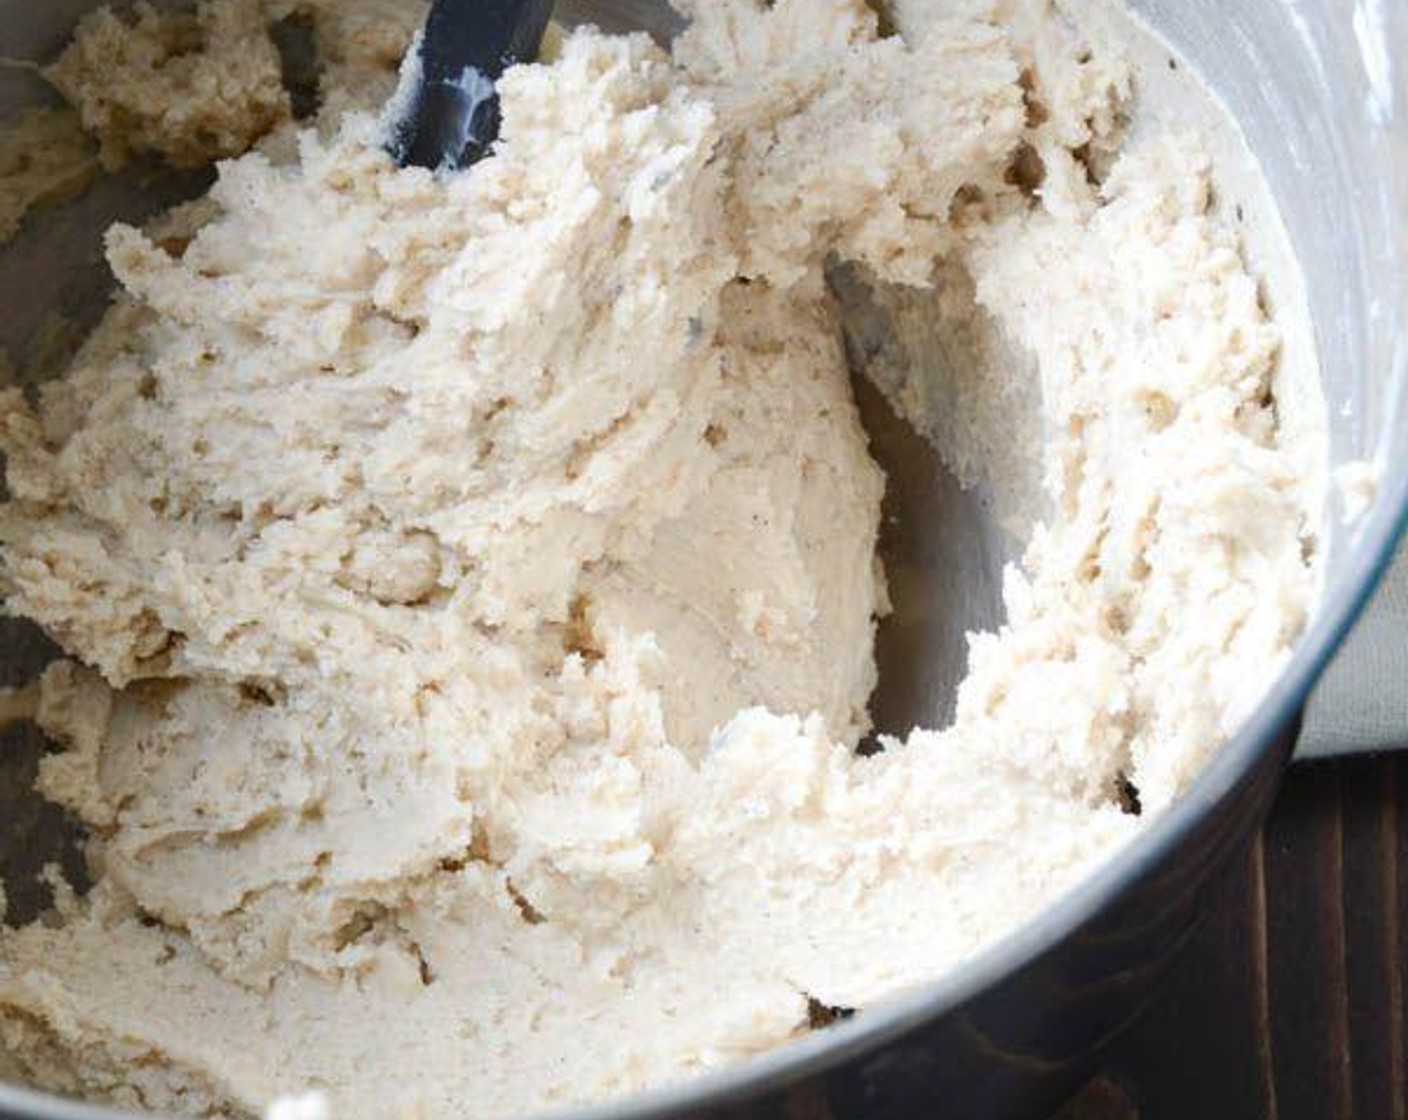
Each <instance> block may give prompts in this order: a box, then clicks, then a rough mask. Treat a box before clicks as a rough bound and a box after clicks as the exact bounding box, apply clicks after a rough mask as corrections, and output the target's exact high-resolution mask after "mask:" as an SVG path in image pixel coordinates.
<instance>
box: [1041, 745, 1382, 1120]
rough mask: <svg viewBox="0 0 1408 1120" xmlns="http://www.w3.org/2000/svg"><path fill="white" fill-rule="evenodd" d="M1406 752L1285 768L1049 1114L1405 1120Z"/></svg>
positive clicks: (1064, 1119)
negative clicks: (1167, 956)
mask: <svg viewBox="0 0 1408 1120" xmlns="http://www.w3.org/2000/svg"><path fill="white" fill-rule="evenodd" d="M1405 919H1408V753H1404V754H1402V755H1400V756H1398V757H1394V756H1392V755H1383V756H1380V757H1376V758H1375V757H1364V758H1358V759H1344V760H1338V761H1332V762H1316V763H1302V764H1297V765H1296V766H1295V767H1294V768H1293V769H1292V771H1291V773H1290V775H1289V776H1288V779H1287V781H1286V785H1285V786H1284V788H1283V790H1282V792H1281V795H1280V798H1279V799H1278V801H1277V803H1276V807H1275V810H1274V812H1273V814H1272V817H1271V820H1270V822H1269V823H1268V825H1267V827H1266V829H1265V832H1264V833H1263V835H1262V837H1261V838H1260V839H1259V841H1258V843H1257V845H1256V847H1255V849H1254V850H1253V851H1252V852H1251V854H1250V855H1249V857H1248V858H1247V859H1246V861H1245V863H1244V866H1243V867H1242V868H1240V869H1239V870H1238V872H1237V874H1236V875H1234V876H1233V878H1232V881H1230V882H1229V883H1228V884H1227V885H1226V887H1225V888H1224V889H1223V890H1222V891H1221V898H1220V899H1219V904H1218V905H1217V907H1216V908H1215V910H1214V912H1213V913H1212V915H1211V916H1210V917H1209V919H1208V921H1207V923H1206V925H1205V926H1204V928H1203V929H1202V931H1201V932H1200V934H1199V935H1198V937H1197V938H1196V940H1195V941H1194V943H1193V944H1192V945H1190V947H1189V951H1188V953H1187V955H1186V957H1185V958H1184V959H1183V960H1182V961H1181V962H1180V963H1179V964H1178V965H1177V966H1176V967H1175V969H1174V973H1173V975H1172V976H1171V977H1170V982H1169V984H1168V986H1167V987H1166V988H1165V989H1164V991H1163V993H1162V994H1161V995H1160V996H1159V997H1158V998H1157V999H1156V1001H1155V1002H1154V1004H1153V1005H1152V1006H1151V1007H1150V1008H1149V1010H1148V1012H1147V1013H1146V1014H1145V1016H1144V1018H1143V1019H1142V1020H1141V1021H1140V1022H1139V1023H1138V1024H1136V1025H1135V1026H1134V1027H1133V1028H1132V1029H1131V1030H1130V1032H1129V1033H1128V1034H1126V1035H1124V1036H1123V1037H1122V1038H1121V1039H1120V1040H1119V1041H1117V1042H1116V1043H1115V1045H1114V1047H1113V1049H1112V1051H1111V1052H1110V1054H1109V1056H1108V1059H1107V1061H1106V1063H1105V1067H1104V1069H1103V1071H1102V1072H1101V1074H1100V1075H1099V1076H1098V1077H1096V1078H1095V1079H1094V1080H1093V1081H1092V1082H1091V1083H1090V1084H1089V1085H1088V1086H1087V1087H1086V1089H1085V1090H1084V1092H1083V1093H1081V1095H1080V1096H1078V1097H1077V1098H1076V1100H1074V1101H1073V1102H1072V1103H1071V1104H1070V1105H1069V1106H1067V1108H1065V1109H1064V1110H1063V1111H1062V1112H1061V1113H1060V1114H1059V1120H1135V1118H1138V1120H1224V1118H1225V1120H1350V1118H1353V1120H1408V1025H1405V1020H1406V1019H1408V988H1406V987H1405V983H1406V982H1408V981H1406V979H1405V974H1408V931H1405V930H1404V929H1403V922H1404V920H1405Z"/></svg>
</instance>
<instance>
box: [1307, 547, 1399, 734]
mask: <svg viewBox="0 0 1408 1120" xmlns="http://www.w3.org/2000/svg"><path fill="white" fill-rule="evenodd" d="M1394 748H1408V538H1405V540H1404V543H1403V544H1401V545H1400V546H1399V549H1398V555H1397V557H1396V558H1395V560H1394V563H1393V567H1392V568H1391V569H1390V570H1389V572H1388V574H1387V575H1386V576H1385V577H1384V581H1383V583H1382V584H1381V585H1380V587H1379V590H1378V593H1377V594H1376V595H1375V596H1374V599H1373V601H1372V602H1371V603H1370V604H1369V607H1368V609H1367V610H1365V612H1364V615H1363V617H1362V618H1361V619H1360V620H1359V624H1358V625H1357V626H1356V627H1355V629H1354V632H1353V633H1352V634H1350V636H1349V640H1348V641H1347V642H1346V643H1345V645H1344V648H1343V649H1342V650H1341V651H1340V654H1339V656H1338V657H1337V658H1336V659H1335V661H1334V663H1333V664H1332V665H1331V666H1330V668H1329V670H1328V671H1327V672H1326V674H1325V676H1324V678H1323V679H1322V680H1321V682H1320V685H1319V687H1318V688H1317V689H1316V690H1315V693H1314V695H1313V696H1312V697H1311V700H1310V706H1309V708H1308V709H1307V710H1306V716H1305V728H1304V730H1303V731H1302V733H1301V738H1300V745H1299V746H1298V747H1297V748H1296V753H1297V755H1298V756H1299V757H1301V758H1313V757H1316V756H1321V755H1335V754H1354V753H1358V752H1361V751H1377V750H1392V749H1394Z"/></svg>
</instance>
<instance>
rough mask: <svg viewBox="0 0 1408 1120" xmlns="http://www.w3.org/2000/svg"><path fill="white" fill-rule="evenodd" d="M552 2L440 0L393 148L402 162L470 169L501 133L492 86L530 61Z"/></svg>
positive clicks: (424, 37)
mask: <svg viewBox="0 0 1408 1120" xmlns="http://www.w3.org/2000/svg"><path fill="white" fill-rule="evenodd" d="M551 15H552V0H435V2H434V3H433V4H432V5H431V8H430V15H429V16H428V17H427V18H426V21H425V32H424V34H423V35H422V36H421V41H420V75H419V80H418V81H417V83H416V85H415V87H414V88H413V89H412V90H411V93H410V97H409V98H408V99H407V102H406V106H405V109H404V111H403V113H402V116H401V118H400V119H399V120H398V121H397V122H396V124H395V126H394V127H393V130H392V136H391V142H390V143H389V144H388V149H389V151H390V152H391V156H392V158H393V159H394V160H395V161H396V162H397V163H398V164H399V165H401V166H402V167H411V166H414V167H428V168H430V169H431V170H434V171H441V170H455V169H458V168H462V167H468V166H469V165H470V164H472V163H474V162H475V160H477V159H480V158H481V157H483V156H484V155H485V154H486V153H487V152H488V151H489V148H490V147H491V146H492V145H493V143H494V140H495V139H496V138H497V137H498V134H499V99H498V95H497V93H496V92H495V89H494V87H495V84H496V83H497V82H498V80H499V78H501V77H502V76H503V72H504V71H505V70H507V69H508V68H509V67H510V66H512V65H513V64H514V63H516V62H532V61H533V60H534V59H535V58H537V57H538V47H539V45H540V44H541V43H542V41H543V33H544V32H545V31H546V30H547V26H548V18H549V17H550V16H551Z"/></svg>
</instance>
